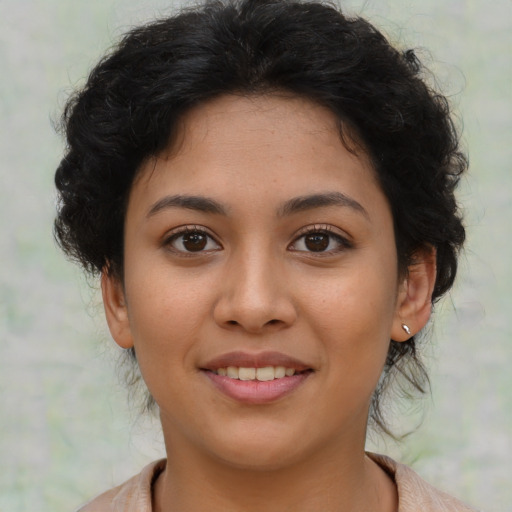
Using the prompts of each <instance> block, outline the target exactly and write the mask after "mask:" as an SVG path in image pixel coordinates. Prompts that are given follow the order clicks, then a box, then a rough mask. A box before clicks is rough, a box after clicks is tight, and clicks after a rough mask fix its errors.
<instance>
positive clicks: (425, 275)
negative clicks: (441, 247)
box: [391, 246, 437, 341]
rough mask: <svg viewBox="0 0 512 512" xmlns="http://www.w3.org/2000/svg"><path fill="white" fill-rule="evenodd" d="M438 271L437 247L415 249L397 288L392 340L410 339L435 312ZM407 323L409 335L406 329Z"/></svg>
mask: <svg viewBox="0 0 512 512" xmlns="http://www.w3.org/2000/svg"><path fill="white" fill-rule="evenodd" d="M436 274H437V272H436V250H435V248H434V247H432V246H426V247H424V248H422V249H419V250H418V251H416V252H415V253H414V254H413V258H412V263H411V264H410V265H409V267H408V268H407V275H406V276H405V277H404V278H403V280H402V282H401V283H400V286H399V289H398V298H397V305H396V311H395V318H394V320H393V326H392V330H391V339H393V340H395V341H407V340H408V339H409V338H411V336H414V335H415V334H416V333H418V332H419V331H421V329H423V327H425V325H426V324H427V322H428V320H429V318H430V314H431V312H432V293H433V291H434V285H435V282H436ZM404 324H405V325H406V326H407V327H408V328H409V330H410V331H411V332H410V334H408V333H407V332H406V330H405V329H404V327H403V325H404Z"/></svg>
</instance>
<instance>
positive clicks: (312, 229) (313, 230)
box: [288, 224, 353, 257]
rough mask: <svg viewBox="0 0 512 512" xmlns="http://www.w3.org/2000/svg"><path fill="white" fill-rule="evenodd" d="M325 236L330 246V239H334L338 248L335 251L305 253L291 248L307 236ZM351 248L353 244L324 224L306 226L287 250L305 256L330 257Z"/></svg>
mask: <svg viewBox="0 0 512 512" xmlns="http://www.w3.org/2000/svg"><path fill="white" fill-rule="evenodd" d="M316 234H320V235H327V236H328V237H329V242H328V244H329V245H330V244H331V241H332V239H334V240H335V241H336V242H337V243H338V247H336V248H335V249H329V250H326V251H305V250H299V249H293V248H292V247H293V246H294V245H296V244H297V242H298V241H299V240H301V239H303V238H305V237H307V236H308V235H316ZM352 247H353V244H352V243H351V242H350V241H349V240H348V239H347V238H345V237H344V236H342V235H340V234H339V233H337V232H336V231H334V229H333V228H332V227H331V226H329V225H326V224H321V225H318V224H316V225H314V226H308V227H306V228H304V229H303V230H301V232H300V233H299V235H298V236H297V237H296V238H295V240H294V241H293V242H292V243H291V244H290V245H289V246H288V248H289V249H291V250H292V251H295V252H301V253H305V254H308V255H309V254H313V255H315V256H316V257H323V256H332V255H333V254H337V253H339V252H342V251H344V250H346V249H351V248H352Z"/></svg>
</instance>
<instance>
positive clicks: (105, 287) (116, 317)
mask: <svg viewBox="0 0 512 512" xmlns="http://www.w3.org/2000/svg"><path fill="white" fill-rule="evenodd" d="M101 293H102V296H103V307H104V308H105V316H106V319H107V324H108V328H109V330H110V334H111V335H112V338H114V341H115V342H116V343H117V344H118V345H119V346H120V347H121V348H125V349H128V348H132V347H133V339H132V333H131V329H130V321H129V318H128V309H127V307H126V300H125V296H124V290H123V285H122V283H121V282H120V280H119V279H118V278H117V277H115V276H113V275H111V274H109V273H108V270H104V271H103V273H102V274H101Z"/></svg>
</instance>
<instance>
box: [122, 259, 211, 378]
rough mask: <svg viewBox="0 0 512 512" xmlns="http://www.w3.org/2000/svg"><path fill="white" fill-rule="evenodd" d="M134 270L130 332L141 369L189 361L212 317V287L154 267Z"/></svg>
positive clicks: (130, 284) (130, 290) (129, 296)
mask: <svg viewBox="0 0 512 512" xmlns="http://www.w3.org/2000/svg"><path fill="white" fill-rule="evenodd" d="M137 270H138V269H137V268H134V269H132V271H131V273H130V276H131V280H130V281H129V282H127V283H126V290H127V301H128V312H129V320H130V328H131V331H132V335H133V339H134V344H135V350H136V352H137V356H138V359H139V364H140V365H141V369H142V368H143V367H144V366H145V365H146V363H147V364H151V365H156V366H159V365H163V364H166V365H168V366H169V365H173V364H176V365H177V366H178V363H182V362H183V361H185V360H186V359H187V356H188V355H189V353H190V350H191V349H192V348H193V346H194V344H193V340H194V339H197V338H198V333H199V330H200V328H201V325H202V323H203V322H204V321H205V319H206V318H207V317H208V315H209V314H210V313H209V312H210V302H211V298H210V297H209V295H208V290H209V289H210V287H208V286H205V283H204V280H199V279H192V278H189V277H186V276H185V277H184V276H183V275H178V274H176V273H173V272H170V271H169V268H159V267H158V266H156V265H155V266H153V267H152V268H151V271H150V272H144V273H142V272H137Z"/></svg>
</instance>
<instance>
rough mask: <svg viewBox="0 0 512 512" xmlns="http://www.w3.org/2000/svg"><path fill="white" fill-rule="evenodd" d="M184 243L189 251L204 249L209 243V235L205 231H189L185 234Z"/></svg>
mask: <svg viewBox="0 0 512 512" xmlns="http://www.w3.org/2000/svg"><path fill="white" fill-rule="evenodd" d="M182 243H183V247H184V248H185V249H186V250H187V251H190V252H196V251H202V250H203V249H204V248H205V247H206V244H207V243H208V237H207V236H206V235H205V234H204V233H188V234H186V235H184V236H183V242H182Z"/></svg>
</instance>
